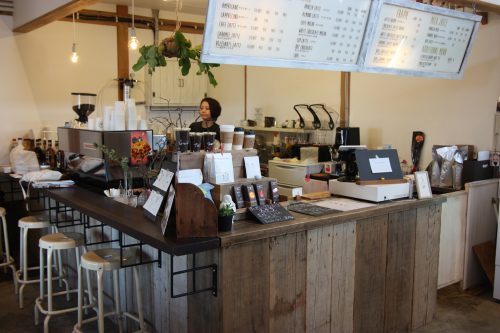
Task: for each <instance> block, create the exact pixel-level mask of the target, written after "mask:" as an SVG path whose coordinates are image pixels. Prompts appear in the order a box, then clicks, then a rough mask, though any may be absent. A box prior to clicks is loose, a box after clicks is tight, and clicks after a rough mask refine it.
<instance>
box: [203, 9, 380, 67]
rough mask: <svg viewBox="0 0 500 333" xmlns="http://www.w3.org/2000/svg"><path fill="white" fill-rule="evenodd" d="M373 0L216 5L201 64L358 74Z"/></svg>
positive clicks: (208, 24)
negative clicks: (306, 69) (310, 69)
mask: <svg viewBox="0 0 500 333" xmlns="http://www.w3.org/2000/svg"><path fill="white" fill-rule="evenodd" d="M371 2H372V1H371V0H356V1H345V0H308V1H307V2H306V1H290V0H272V1H248V0H211V1H209V5H208V12H207V19H206V25H205V32H204V36H203V50H202V54H201V60H202V61H203V62H208V63H222V64H240V65H255V66H273V67H291V68H312V69H333V70H344V71H356V70H358V58H359V54H360V50H361V46H362V44H363V36H364V34H365V28H366V25H367V21H368V17H369V13H370V5H371Z"/></svg>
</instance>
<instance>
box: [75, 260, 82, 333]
mask: <svg viewBox="0 0 500 333" xmlns="http://www.w3.org/2000/svg"><path fill="white" fill-rule="evenodd" d="M76 269H77V275H78V328H81V327H82V320H83V314H82V308H83V283H82V265H81V263H80V260H78V262H77V264H76Z"/></svg>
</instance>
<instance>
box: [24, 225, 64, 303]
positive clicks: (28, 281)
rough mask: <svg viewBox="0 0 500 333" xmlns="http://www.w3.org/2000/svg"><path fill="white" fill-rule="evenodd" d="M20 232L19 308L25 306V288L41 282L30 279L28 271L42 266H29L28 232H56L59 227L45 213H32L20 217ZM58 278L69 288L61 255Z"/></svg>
mask: <svg viewBox="0 0 500 333" xmlns="http://www.w3.org/2000/svg"><path fill="white" fill-rule="evenodd" d="M18 226H19V229H20V232H19V270H18V271H17V272H16V279H17V283H18V284H19V285H20V287H19V308H21V309H22V308H23V290H24V287H25V286H26V285H27V284H33V283H39V282H40V280H39V279H36V278H35V279H30V278H29V277H28V273H29V272H30V271H33V270H38V269H40V266H31V267H29V266H28V232H29V231H30V230H34V229H45V228H51V229H52V230H51V231H52V232H56V231H57V228H56V227H55V226H53V225H51V224H50V222H49V219H48V217H45V216H43V215H30V216H25V217H22V218H21V219H19V223H18ZM58 273H59V274H58V275H59V276H58V277H55V278H54V279H58V280H59V281H60V283H62V282H64V283H65V285H66V289H68V283H67V281H66V280H65V279H63V278H62V274H63V272H62V263H61V259H60V255H59V257H58Z"/></svg>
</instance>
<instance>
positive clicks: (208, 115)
mask: <svg viewBox="0 0 500 333" xmlns="http://www.w3.org/2000/svg"><path fill="white" fill-rule="evenodd" d="M221 111H222V108H221V106H220V104H219V102H218V101H217V100H216V99H214V98H211V97H205V98H204V99H202V100H201V103H200V111H199V112H200V117H201V121H197V122H194V123H191V125H189V128H190V129H191V132H215V133H216V135H215V138H216V139H217V140H218V141H220V129H219V125H217V124H216V123H215V122H216V121H217V118H219V116H220V114H221Z"/></svg>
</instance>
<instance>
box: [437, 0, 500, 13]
mask: <svg viewBox="0 0 500 333" xmlns="http://www.w3.org/2000/svg"><path fill="white" fill-rule="evenodd" d="M443 2H448V3H451V4H454V5H458V6H464V7H468V8H474V6H475V7H476V11H478V12H479V11H481V12H492V13H496V14H500V6H498V5H495V4H492V3H489V2H484V1H481V0H447V1H443Z"/></svg>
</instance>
